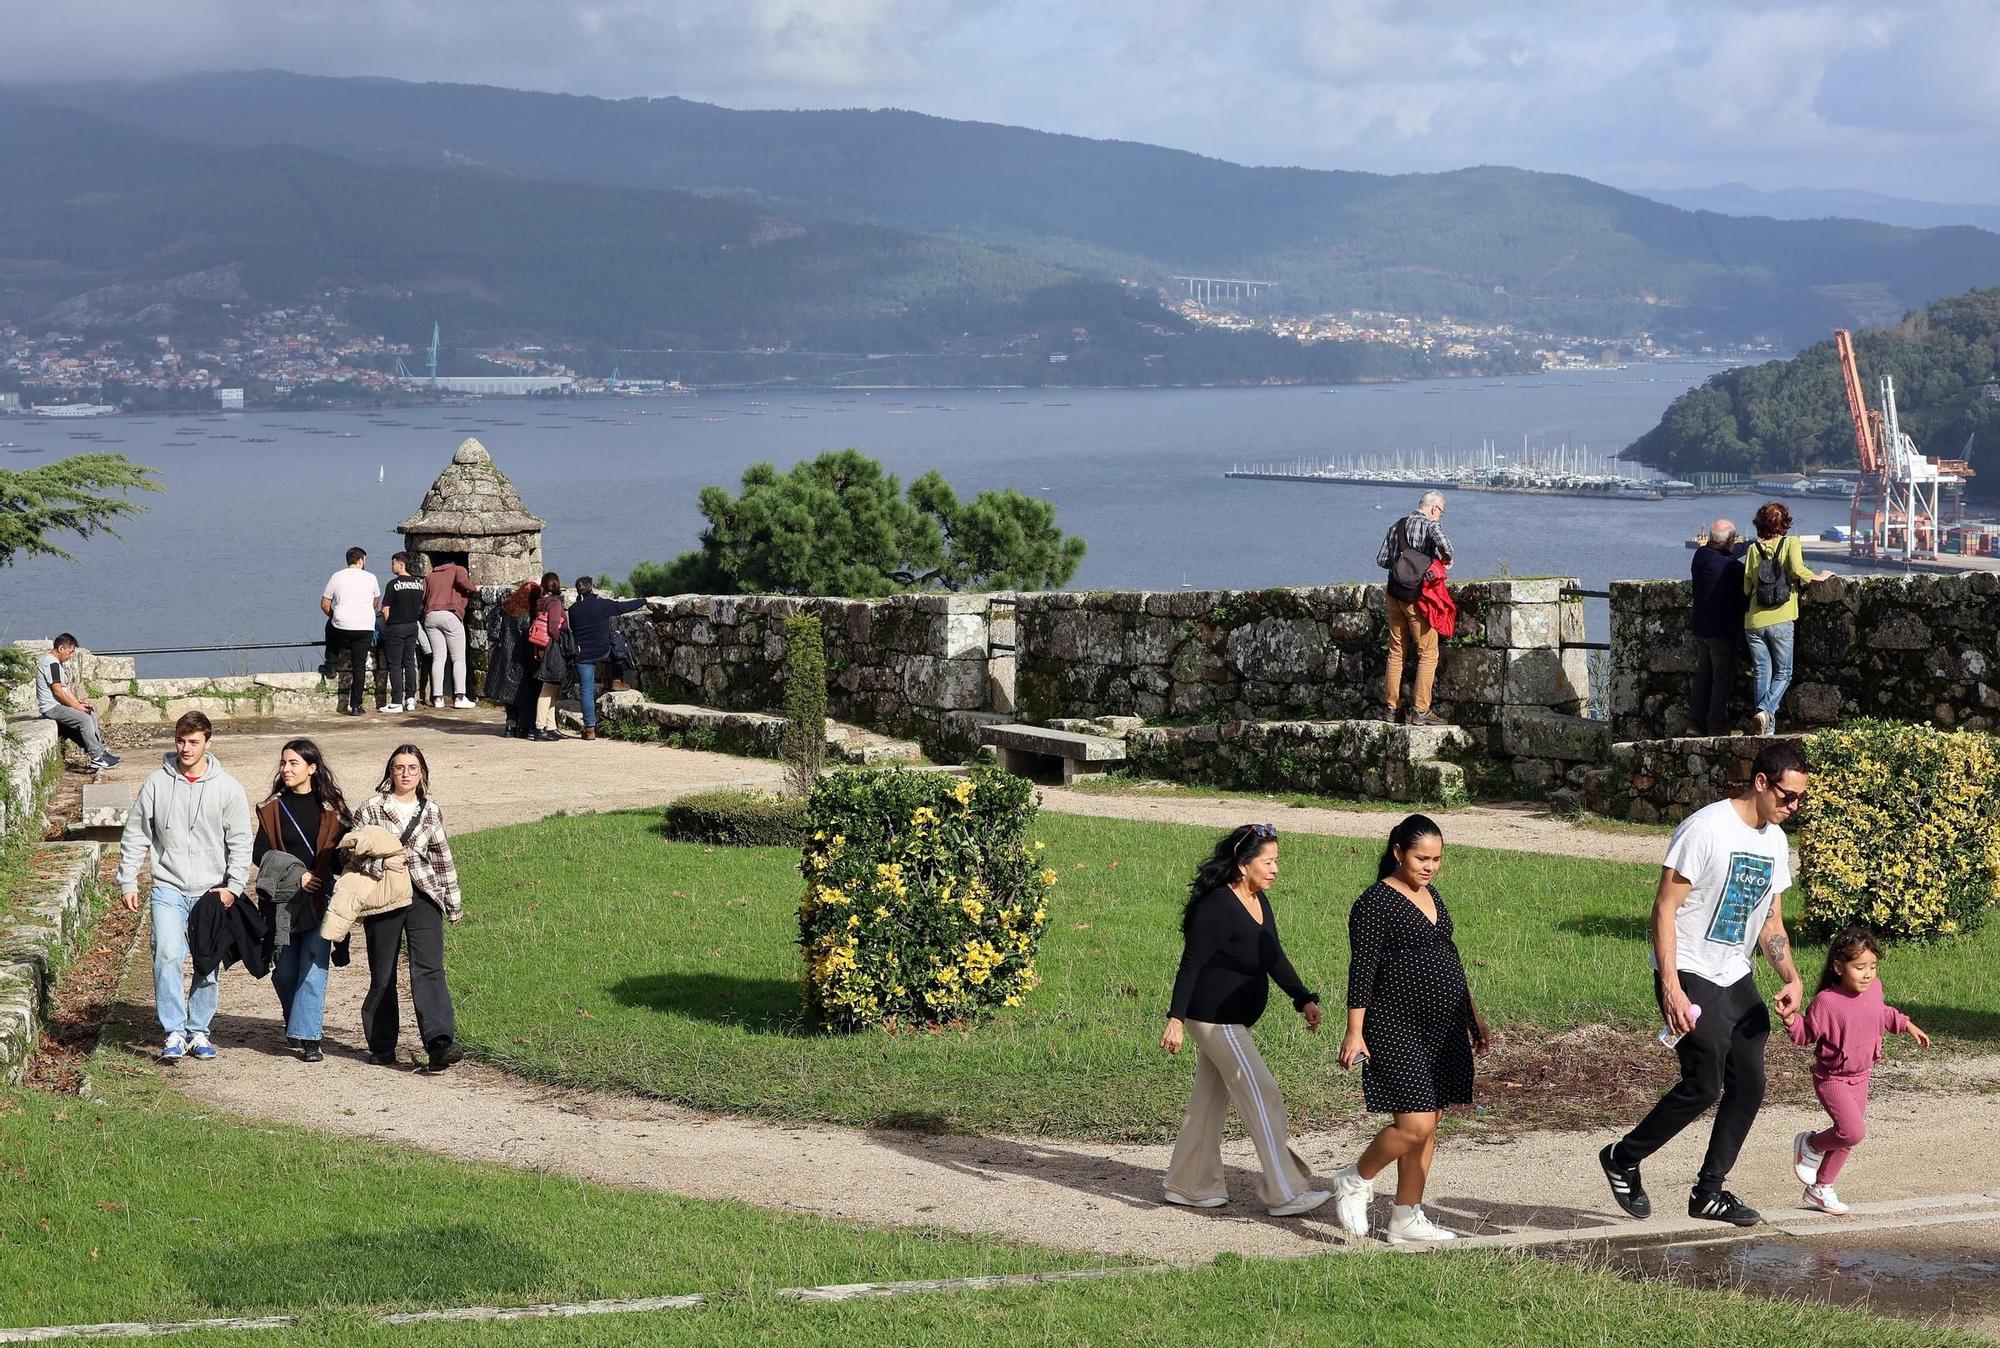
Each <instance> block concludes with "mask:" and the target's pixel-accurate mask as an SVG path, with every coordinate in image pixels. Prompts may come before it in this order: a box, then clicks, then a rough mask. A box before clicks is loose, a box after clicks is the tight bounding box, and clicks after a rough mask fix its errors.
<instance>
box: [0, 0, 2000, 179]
mask: <svg viewBox="0 0 2000 1348" xmlns="http://www.w3.org/2000/svg"><path fill="white" fill-rule="evenodd" d="M1996 52H2000V0H1867V3H1860V2H1858V0H1813V2H1812V3H1782V2H1780V0H1733V2H1728V3H1725V2H1723V0H1623V2H1622V3H1611V2H1607V0H601V2H598V3H592V2H590V0H572V2H565V0H0V81H14V80H37V79H67V78H100V77H113V76H147V75H165V74H175V73H180V72H184V71H191V70H215V69H243V68H250V67H259V66H271V67H280V68H284V69H290V70H298V71H308V72H313V73H321V74H376V75H389V76H395V77H399V78H404V79H414V80H456V81H466V82H472V83H489V84H503V85H509V86H513V87H516V88H532V89H547V90H558V91H563V92H569V93H579V94H599V95H605V96H610V97H625V96H631V95H640V94H680V95H683V96H685V97H689V98H696V99H702V100H705V101H709V102H716V103H722V104H725V105H728V106H732V107H853V106H876V107H879V106H895V107H904V108H913V109H917V110H919V111H924V112H931V113H937V114H939V115H941V116H947V117H960V118H975V119H980V120H987V121H998V122H1008V123H1013V124H1018V125H1026V126H1032V127H1037V128H1041V129H1043V130H1050V131H1068V132H1074V133H1077V134H1081V135H1088V136H1104V137H1116V138H1121V139H1129V140H1142V141H1149V142H1153V143H1156V144H1162V145H1171V146H1175V147H1178V148H1182V149H1188V150H1195V151H1198V152H1201V153H1204V154H1210V155H1216V156H1219V157H1222V158H1227V159H1232V160H1237V161H1240V162H1247V163H1261V164H1299V165H1306V166H1309V167H1315V168H1363V169H1374V170H1380V171H1388V172H1400V171H1408V170H1434V169H1446V168H1454V167H1458V166H1462V165H1467V164H1480V163H1504V164H1515V165H1520V166H1523V167H1527V168H1537V169H1548V170H1556V171H1563V172H1572V173H1580V174H1584V175H1586V176H1588V177H1592V178H1596V179H1599V180H1601V181H1606V182H1612V183H1616V184H1618V185H1620V186H1650V187H1684V186H1705V185H1708V184H1712V183H1718V182H1723V181H1729V180H1735V181H1742V182H1747V183H1750V184H1751V185H1753V186H1756V187H1761V188H1766V189H1772V188H1782V187H1828V188H1860V189H1866V190H1870V191H1877V192H1887V193H1892V194H1896V195H1902V196H1912V197H1921V198H1926V199H1929V200H1934V201H2000V79H1996V78H1995V77H1994V71H1993V65H1994V57H1995V54H1996Z"/></svg>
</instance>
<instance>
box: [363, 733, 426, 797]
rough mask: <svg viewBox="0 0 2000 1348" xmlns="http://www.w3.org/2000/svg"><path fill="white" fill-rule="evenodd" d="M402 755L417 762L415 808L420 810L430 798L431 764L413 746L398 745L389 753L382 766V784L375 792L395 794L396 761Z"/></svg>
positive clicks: (420, 751)
mask: <svg viewBox="0 0 2000 1348" xmlns="http://www.w3.org/2000/svg"><path fill="white" fill-rule="evenodd" d="M404 754H408V755H409V756H410V757H412V758H414V759H416V760H417V808H418V809H422V808H423V805H424V801H426V800H427V799H429V797H430V789H431V763H430V760H429V759H428V758H425V757H424V751H423V750H422V749H419V748H418V747H417V746H416V745H414V744H399V745H397V746H396V747H395V748H394V749H391V750H390V751H389V761H388V762H386V763H384V764H383V765H382V783H381V785H379V786H377V787H376V788H375V790H376V791H377V792H378V793H380V794H382V795H394V794H395V793H396V772H395V768H396V760H397V759H399V758H401V757H402V756H403V755H404Z"/></svg>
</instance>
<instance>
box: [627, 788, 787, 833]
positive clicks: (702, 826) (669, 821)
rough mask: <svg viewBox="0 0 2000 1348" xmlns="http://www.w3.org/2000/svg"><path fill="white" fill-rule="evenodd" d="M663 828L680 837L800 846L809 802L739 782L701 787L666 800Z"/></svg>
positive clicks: (663, 831)
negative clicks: (703, 788)
mask: <svg viewBox="0 0 2000 1348" xmlns="http://www.w3.org/2000/svg"><path fill="white" fill-rule="evenodd" d="M660 831H661V832H662V833H665V834H666V835H667V837H669V838H672V839H673V840H675V841H676V842H698V843H717V844H720V845H722V846H724V847H797V846H798V845H799V844H801V843H803V842H804V841H805V840H806V803H805V802H804V801H802V800H794V799H793V798H792V797H790V796H774V795H772V794H771V793H770V792H768V791H753V790H746V789H743V788H741V787H723V788H721V789H719V790H715V791H698V792H696V793H695V794H694V795H691V796H682V797H681V798H680V799H679V800H677V801H674V802H673V803H672V804H671V805H669V806H667V809H666V815H665V817H664V819H663V820H662V821H661V826H660Z"/></svg>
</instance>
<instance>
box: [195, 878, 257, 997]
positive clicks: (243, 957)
mask: <svg viewBox="0 0 2000 1348" xmlns="http://www.w3.org/2000/svg"><path fill="white" fill-rule="evenodd" d="M218 894H219V891H217V890H213V889H211V890H209V891H208V892H207V893H206V894H203V895H202V896H201V897H200V898H199V899H197V900H195V905H194V911H193V912H191V913H189V914H188V953H189V954H190V955H192V956H193V957H194V980H195V982H197V983H199V982H201V980H202V979H204V978H207V977H208V976H209V975H210V974H211V973H213V972H215V971H216V970H217V969H227V968H228V967H229V966H230V965H232V964H238V963H240V964H242V966H243V968H244V969H245V971H247V972H248V973H249V975H250V976H251V977H252V978H262V977H264V975H266V974H268V973H270V972H271V937H272V931H271V925H270V921H269V918H268V917H267V916H266V914H265V912H264V910H263V909H262V908H260V907H259V906H258V905H257V903H256V902H255V901H254V900H252V899H251V898H250V896H249V895H247V894H245V895H239V896H238V897H237V900H236V902H234V903H232V904H230V905H229V906H228V907H227V908H224V907H223V906H222V900H221V898H220V897H218Z"/></svg>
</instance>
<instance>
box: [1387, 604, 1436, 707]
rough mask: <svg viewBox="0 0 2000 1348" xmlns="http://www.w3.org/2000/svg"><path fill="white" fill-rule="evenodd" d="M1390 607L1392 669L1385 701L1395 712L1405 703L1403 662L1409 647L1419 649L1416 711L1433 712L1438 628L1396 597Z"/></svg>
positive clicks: (1419, 612) (1390, 663) (1388, 678)
mask: <svg viewBox="0 0 2000 1348" xmlns="http://www.w3.org/2000/svg"><path fill="white" fill-rule="evenodd" d="M1386 597H1387V599H1388V605H1389V667H1388V669H1387V671H1385V674H1384V678H1383V685H1384V687H1383V690H1382V698H1383V700H1384V701H1385V702H1387V703H1388V704H1389V710H1390V711H1392V712H1393V711H1395V710H1396V708H1397V707H1399V706H1401V705H1402V702H1403V659H1404V654H1405V652H1406V650H1407V649H1408V647H1409V646H1411V645H1414V646H1415V647H1416V648H1417V688H1416V696H1415V698H1414V699H1413V700H1414V701H1415V703H1416V706H1415V707H1414V708H1413V709H1412V710H1415V711H1429V710H1430V709H1431V686H1432V684H1434V683H1435V682H1436V681H1437V668H1438V634H1437V629H1436V628H1435V627H1432V626H1431V625H1430V624H1429V623H1427V622H1425V621H1424V615H1423V613H1422V611H1421V610H1419V609H1418V608H1417V606H1416V605H1415V604H1405V603H1404V602H1403V601H1402V600H1400V599H1398V598H1396V597H1395V596H1394V595H1389V596H1386Z"/></svg>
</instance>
